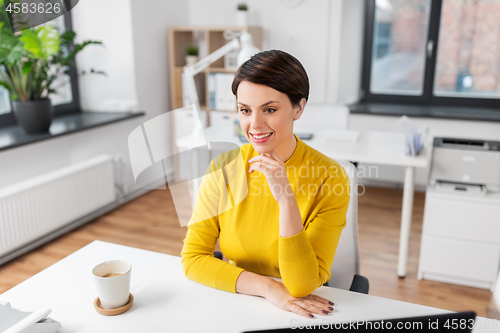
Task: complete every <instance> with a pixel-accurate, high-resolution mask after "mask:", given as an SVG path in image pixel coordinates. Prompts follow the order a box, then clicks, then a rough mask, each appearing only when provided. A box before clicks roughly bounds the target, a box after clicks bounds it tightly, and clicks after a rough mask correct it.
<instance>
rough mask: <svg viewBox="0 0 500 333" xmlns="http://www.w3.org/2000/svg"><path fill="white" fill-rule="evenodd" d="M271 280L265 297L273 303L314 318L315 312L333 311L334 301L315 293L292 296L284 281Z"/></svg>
mask: <svg viewBox="0 0 500 333" xmlns="http://www.w3.org/2000/svg"><path fill="white" fill-rule="evenodd" d="M271 280H272V281H270V283H269V287H268V289H267V291H266V292H265V294H264V297H265V298H266V299H267V300H268V301H269V302H270V303H271V304H272V305H274V306H276V307H278V308H280V309H282V310H285V311H290V312H294V313H297V314H299V315H301V316H304V317H306V318H314V315H313V313H316V314H319V315H327V314H329V313H331V312H332V311H333V307H332V306H333V303H332V302H330V301H329V300H327V299H325V298H323V297H320V296H317V295H313V294H310V295H307V296H304V297H300V298H296V297H292V296H291V295H290V293H289V292H288V289H286V287H285V285H284V284H283V283H281V282H278V281H276V280H273V279H271Z"/></svg>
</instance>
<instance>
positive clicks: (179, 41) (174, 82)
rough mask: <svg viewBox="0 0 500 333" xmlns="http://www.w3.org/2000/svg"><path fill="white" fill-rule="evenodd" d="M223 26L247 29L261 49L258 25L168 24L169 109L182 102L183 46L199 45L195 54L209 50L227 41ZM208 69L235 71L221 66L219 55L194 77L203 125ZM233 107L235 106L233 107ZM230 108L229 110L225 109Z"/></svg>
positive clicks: (231, 28)
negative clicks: (217, 58)
mask: <svg viewBox="0 0 500 333" xmlns="http://www.w3.org/2000/svg"><path fill="white" fill-rule="evenodd" d="M225 30H231V31H234V32H239V31H247V32H249V33H251V34H252V37H253V40H254V44H255V46H257V47H258V48H259V49H262V28H261V27H255V26H252V27H240V26H208V27H207V26H177V27H171V28H170V31H169V49H170V50H169V56H170V64H169V66H170V95H171V109H172V110H174V109H178V108H181V107H182V106H183V102H182V96H183V94H182V71H183V67H184V66H185V65H186V60H185V58H186V49H187V47H188V46H191V45H196V46H198V47H199V50H200V54H199V58H200V59H202V58H203V57H205V56H207V55H209V54H211V53H212V52H214V51H216V50H217V49H219V48H220V47H222V46H224V44H226V43H228V42H229V41H227V40H226V39H224V36H223V33H224V31H225ZM208 73H236V70H234V69H227V68H225V67H224V58H221V59H219V60H217V61H216V62H214V63H213V64H211V65H210V66H209V67H208V68H207V69H205V70H204V71H203V72H201V73H199V74H198V75H197V76H196V78H195V81H196V88H197V91H198V98H199V100H200V106H201V108H202V109H204V110H206V111H207V125H210V111H217V110H214V109H210V108H208V106H207V100H208V98H207V96H208V82H207V81H208ZM234 111H236V110H234ZM225 112H231V111H225Z"/></svg>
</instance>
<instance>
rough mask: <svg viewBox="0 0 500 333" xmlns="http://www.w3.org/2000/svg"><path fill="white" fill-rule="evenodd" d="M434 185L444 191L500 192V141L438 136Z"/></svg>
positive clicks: (434, 165)
mask: <svg viewBox="0 0 500 333" xmlns="http://www.w3.org/2000/svg"><path fill="white" fill-rule="evenodd" d="M433 146H434V147H433V153H432V167H431V172H430V184H431V185H436V189H438V190H442V191H455V192H457V191H461V192H464V193H465V192H467V193H471V194H473V193H476V194H485V193H486V192H487V191H488V192H500V142H499V141H487V140H473V139H456V138H441V137H437V138H434V144H433Z"/></svg>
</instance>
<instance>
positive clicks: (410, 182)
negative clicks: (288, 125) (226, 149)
mask: <svg viewBox="0 0 500 333" xmlns="http://www.w3.org/2000/svg"><path fill="white" fill-rule="evenodd" d="M233 128H234V126H233V125H232V124H231V123H224V124H221V125H217V126H211V127H208V128H205V129H204V130H203V131H204V134H205V138H206V141H208V142H229V143H233V144H235V145H238V146H241V145H243V144H245V143H244V142H241V140H240V139H239V138H238V137H237V136H236V135H235V134H234V130H233ZM301 132H304V130H303V129H302V130H301ZM310 132H313V133H314V137H313V138H312V139H311V140H304V142H305V143H306V144H307V145H309V146H311V147H312V148H314V149H316V150H318V151H320V152H321V153H323V154H325V155H327V156H329V157H331V158H333V159H341V160H346V161H351V162H359V163H370V164H383V165H393V166H402V167H405V179H404V188H403V207H402V211H401V231H400V238H399V258H398V276H400V277H404V276H406V264H407V258H408V247H409V242H410V229H411V217H412V212H413V194H414V184H415V168H426V167H428V166H429V164H430V158H431V149H432V146H431V145H430V144H429V142H428V143H427V144H426V145H425V146H424V148H423V151H422V152H421V153H420V155H418V156H406V155H405V152H404V148H405V136H404V134H402V133H399V132H380V131H378V132H377V131H369V132H363V133H362V134H361V136H360V138H359V140H358V141H357V142H356V143H345V142H324V140H322V138H323V134H324V133H325V132H324V131H322V130H318V129H316V130H315V131H310ZM206 141H205V140H204V138H203V137H202V136H198V137H194V136H187V137H184V138H181V139H179V140H177V146H178V147H180V148H182V149H185V150H188V149H194V148H196V147H201V146H204V145H206V144H207V143H206ZM193 151H194V150H193ZM193 160H194V161H195V160H196V153H194V154H193ZM193 164H194V165H195V167H196V162H193ZM198 185H199V182H197V181H194V182H193V187H194V188H193V193H197V186H198ZM193 199H195V198H193ZM193 201H194V200H193Z"/></svg>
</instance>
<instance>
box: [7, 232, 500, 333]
mask: <svg viewBox="0 0 500 333" xmlns="http://www.w3.org/2000/svg"><path fill="white" fill-rule="evenodd" d="M110 259H123V260H127V261H129V262H130V263H132V266H133V268H132V283H131V292H132V294H133V295H134V298H135V300H134V305H133V306H132V308H131V309H130V310H129V311H127V312H125V313H123V314H121V315H118V316H114V317H106V316H102V315H100V314H98V313H97V312H96V311H95V309H94V307H93V301H94V299H95V298H96V291H95V287H94V284H93V282H94V281H93V280H92V274H91V271H92V268H93V267H94V266H95V265H97V264H99V263H101V262H103V261H106V260H110ZM314 293H315V294H317V295H320V296H323V297H326V298H328V299H330V300H332V301H333V302H334V303H335V306H334V307H335V310H334V311H333V313H332V314H330V315H327V316H317V318H316V319H307V318H304V317H301V316H299V315H296V314H293V313H290V312H285V311H283V310H281V309H278V308H276V307H274V306H273V305H271V304H270V303H269V302H268V301H267V300H265V299H263V298H260V297H255V296H247V295H241V294H233V293H228V292H224V291H219V290H216V289H212V288H209V287H205V286H203V285H200V284H198V283H196V282H193V281H190V280H188V279H187V278H186V277H185V276H184V274H183V272H182V267H181V259H180V257H175V256H170V255H166V254H161V253H156V252H150V251H145V250H139V249H135V248H131V247H126V246H121V245H116V244H111V243H106V242H101V241H95V242H93V243H91V244H89V245H87V246H86V247H84V248H82V249H80V250H78V251H77V252H75V253H73V254H71V255H69V256H68V257H66V258H64V259H63V260H61V261H59V262H58V263H56V264H54V265H52V266H51V267H49V268H47V269H45V270H44V271H42V272H40V273H39V274H37V275H35V276H33V277H32V278H30V279H28V280H26V281H25V282H23V283H21V284H19V285H18V286H16V287H14V288H12V289H11V290H9V291H7V292H5V293H4V294H2V295H0V300H2V301H7V302H10V303H11V304H12V307H14V308H16V309H19V310H35V309H37V308H40V307H48V308H50V309H52V313H51V314H50V317H51V318H53V319H55V320H57V321H59V322H60V323H61V324H62V329H61V330H60V332H61V333H63V332H92V333H95V332H167V331H168V332H241V331H245V330H252V329H266V328H281V327H292V326H294V325H298V324H299V323H302V324H305V323H307V322H310V323H316V324H318V323H320V322H323V320H328V321H329V322H341V321H352V320H365V319H368V320H369V319H389V318H401V317H407V316H419V315H429V314H439V313H447V312H449V311H445V310H441V309H436V308H431V307H427V306H421V305H415V304H411V303H405V302H400V301H394V300H390V299H385V298H381V297H375V296H370V295H364V294H358V293H353V292H349V291H345V290H340V289H335V288H329V287H321V288H319V289H317V290H316V291H315V292H314ZM485 320H486V319H485ZM490 321H491V320H490ZM497 323H498V321H497ZM495 331H498V330H492V329H483V330H478V329H476V330H475V331H474V332H495Z"/></svg>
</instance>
